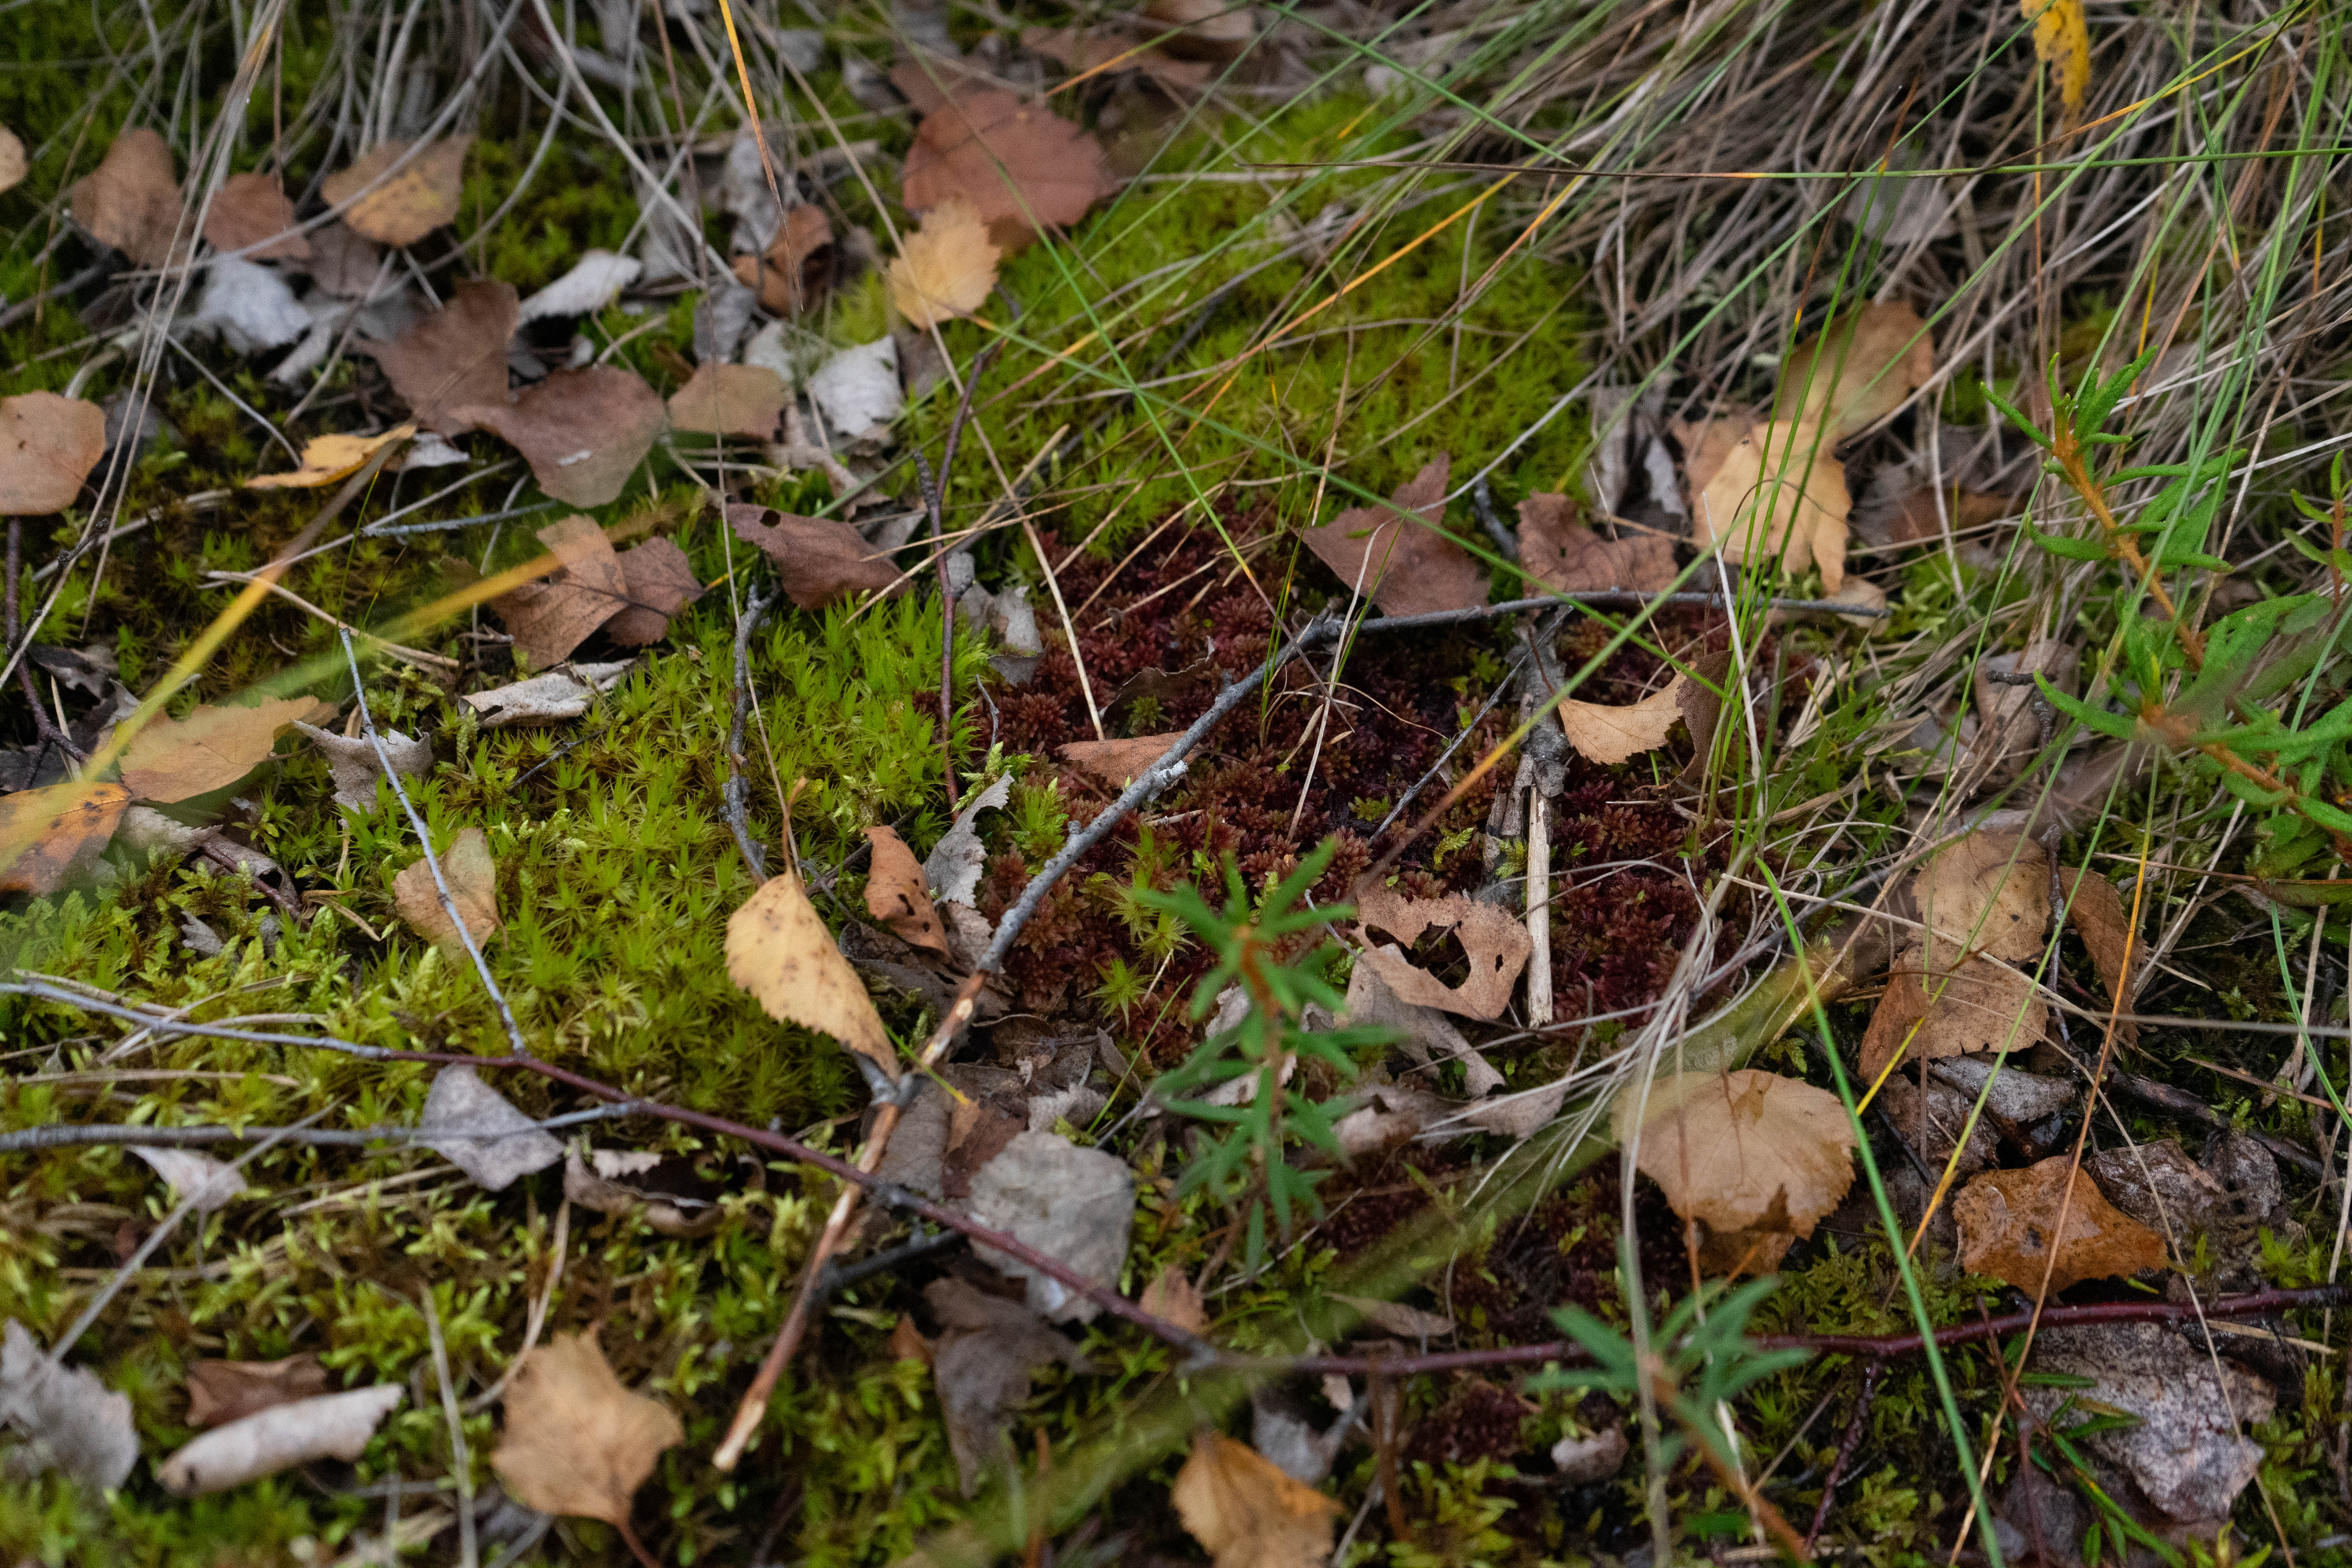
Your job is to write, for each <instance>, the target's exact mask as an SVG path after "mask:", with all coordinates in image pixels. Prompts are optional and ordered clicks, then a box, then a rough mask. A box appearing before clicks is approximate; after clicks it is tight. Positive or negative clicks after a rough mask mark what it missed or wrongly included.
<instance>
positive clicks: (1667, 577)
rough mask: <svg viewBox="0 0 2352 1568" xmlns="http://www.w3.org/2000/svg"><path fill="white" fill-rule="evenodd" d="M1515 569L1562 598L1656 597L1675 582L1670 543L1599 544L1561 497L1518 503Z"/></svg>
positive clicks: (1631, 537) (1627, 540)
mask: <svg viewBox="0 0 2352 1568" xmlns="http://www.w3.org/2000/svg"><path fill="white" fill-rule="evenodd" d="M1519 564H1520V565H1521V566H1524V567H1525V568H1526V569H1527V572H1528V575H1529V576H1531V577H1533V578H1534V579H1535V580H1536V581H1537V582H1538V583H1541V584H1543V585H1544V586H1546V587H1548V588H1557V589H1559V591H1560V592H1561V593H1563V594H1591V593H1600V592H1601V591H1603V590H1605V589H1610V588H1617V589H1622V590H1625V591H1628V592H1632V593H1637V594H1655V593H1659V592H1662V591H1664V589H1667V588H1670V587H1672V586H1673V585H1674V581H1675V546H1674V542H1673V541H1672V540H1670V539H1668V538H1667V537H1666V536H1665V535H1664V534H1662V533H1628V534H1626V535H1624V536H1623V537H1622V538H1618V539H1603V538H1601V536H1600V535H1599V534H1598V533H1595V532H1594V531H1592V530H1591V529H1590V528H1587V527H1586V526H1585V525H1584V524H1583V523H1581V522H1580V521H1577V517H1576V503H1575V502H1574V501H1572V500H1570V499H1569V498H1568V497H1566V496H1563V495H1531V496H1529V497H1528V499H1527V500H1523V501H1521V502H1520V503H1519Z"/></svg>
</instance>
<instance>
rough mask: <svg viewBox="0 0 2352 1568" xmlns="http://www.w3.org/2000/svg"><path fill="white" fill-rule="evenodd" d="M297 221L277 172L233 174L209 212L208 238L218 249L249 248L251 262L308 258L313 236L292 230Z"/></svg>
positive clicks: (206, 217)
mask: <svg viewBox="0 0 2352 1568" xmlns="http://www.w3.org/2000/svg"><path fill="white" fill-rule="evenodd" d="M296 221H297V220H296V219H295V216H294V204H293V203H292V202H289V201H288V200H287V199H286V187H285V186H284V185H282V184H279V183H278V176H277V175H275V174H231V175H230V176H229V177H228V178H227V179H226V180H224V181H222V182H221V188H220V189H219V190H217V191H215V192H214V193H213V202H212V205H211V206H210V207H209V208H207V209H206V210H205V240H206V242H207V243H209V244H210V245H211V246H212V247H213V248H214V249H215V250H242V251H245V258H246V259H247V260H248V261H307V260H309V259H310V237H309V236H307V235H299V234H294V233H290V232H289V230H291V229H292V228H293V227H294V225H295V222H296ZM265 240H266V241H268V243H267V244H263V241H265ZM247 246H258V247H259V248H258V249H256V250H246V247H247Z"/></svg>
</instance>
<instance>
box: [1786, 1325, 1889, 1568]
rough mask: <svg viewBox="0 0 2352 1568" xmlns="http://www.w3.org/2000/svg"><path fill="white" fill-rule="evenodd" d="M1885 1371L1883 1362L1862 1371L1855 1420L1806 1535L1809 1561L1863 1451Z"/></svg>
mask: <svg viewBox="0 0 2352 1568" xmlns="http://www.w3.org/2000/svg"><path fill="white" fill-rule="evenodd" d="M1885 1371H1886V1362H1885V1359H1884V1358H1880V1359H1878V1360H1874V1361H1873V1362H1871V1363H1870V1364H1869V1365H1867V1366H1865V1367H1864V1368H1863V1369H1862V1394H1861V1396H1860V1397H1859V1398H1857V1399H1856V1400H1855V1401H1854V1402H1853V1419H1852V1420H1851V1421H1848V1422H1847V1423H1846V1424H1845V1436H1844V1438H1843V1440H1841V1441H1840V1442H1839V1444H1838V1451H1837V1458H1834V1459H1832V1460H1831V1461H1830V1473H1829V1479H1826V1480H1824V1481H1823V1482H1822V1504H1821V1506H1820V1507H1819V1508H1817V1509H1815V1510H1813V1527H1812V1528H1811V1530H1808V1531H1805V1555H1806V1556H1808V1557H1811V1555H1812V1554H1813V1543H1814V1542H1817V1541H1819V1540H1821V1538H1822V1526H1823V1525H1825V1524H1827V1523H1829V1521H1830V1510H1831V1509H1832V1508H1834V1507H1835V1506H1836V1505H1837V1489H1838V1480H1839V1478H1841V1477H1843V1475H1844V1474H1845V1468H1846V1467H1847V1466H1848V1465H1850V1464H1852V1463H1853V1456H1854V1453H1855V1451H1856V1450H1858V1449H1859V1448H1861V1447H1862V1434H1863V1429H1864V1426H1867V1425H1868V1423H1869V1421H1870V1407H1871V1406H1872V1405H1875V1404H1877V1403H1878V1380H1879V1378H1880V1377H1881V1376H1883V1375H1884V1374H1885Z"/></svg>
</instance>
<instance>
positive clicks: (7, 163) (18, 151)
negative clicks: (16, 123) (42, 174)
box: [0, 125, 26, 191]
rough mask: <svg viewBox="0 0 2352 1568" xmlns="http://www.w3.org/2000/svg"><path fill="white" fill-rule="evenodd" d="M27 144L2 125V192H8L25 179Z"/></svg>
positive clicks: (0, 128) (0, 126)
mask: <svg viewBox="0 0 2352 1568" xmlns="http://www.w3.org/2000/svg"><path fill="white" fill-rule="evenodd" d="M25 170H26V163H25V144H24V142H20V141H18V140H17V139H16V132H14V131H11V130H9V129H8V128H7V127H6V126H5V125H0V191H5V190H8V189H10V188H12V187H14V186H15V185H16V184H18V183H19V182H21V181H22V180H23V179H24V177H25Z"/></svg>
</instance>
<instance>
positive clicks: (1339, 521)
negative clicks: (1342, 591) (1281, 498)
mask: <svg viewBox="0 0 2352 1568" xmlns="http://www.w3.org/2000/svg"><path fill="white" fill-rule="evenodd" d="M1453 468H1454V463H1453V458H1451V457H1449V456H1446V455H1444V454H1440V455H1439V456H1438V458H1436V459H1435V460H1434V461H1433V462H1431V463H1429V464H1428V465H1426V466H1425V467H1423V468H1422V470H1421V472H1419V473H1417V474H1415V475H1414V476H1413V477H1412V479H1407V480H1406V481H1405V482H1404V483H1403V484H1402V485H1400V486H1398V487H1397V489H1396V493H1395V494H1393V495H1391V497H1390V498H1389V500H1388V504H1387V505H1385V506H1352V507H1349V509H1348V510H1345V511H1343V512H1341V513H1340V514H1339V516H1338V517H1335V518H1333V519H1332V520H1331V521H1329V522H1327V523H1324V524H1322V525H1321V526H1320V527H1318V528H1305V529H1301V530H1299V532H1298V537H1299V540H1300V542H1303V543H1304V544H1305V545H1306V546H1307V549H1309V550H1312V551H1313V552H1315V554H1316V557H1317V558H1318V560H1320V561H1321V562H1322V563H1323V564H1324V565H1326V566H1328V567H1329V568H1331V571H1332V574H1334V575H1335V576H1337V577H1338V578H1339V582H1340V583H1341V584H1342V585H1343V586H1345V587H1346V588H1348V589H1349V591H1350V592H1353V591H1355V590H1356V589H1358V588H1359V587H1360V588H1361V590H1362V592H1363V596H1364V597H1365V598H1367V599H1370V601H1371V602H1372V603H1374V604H1376V605H1379V606H1380V607H1381V609H1383V610H1385V611H1387V612H1388V613H1389V614H1390V615H1391V616H1418V615H1424V614H1428V613H1430V612H1432V611H1436V610H1464V609H1468V608H1470V607H1472V606H1473V605H1483V604H1485V603H1486V567H1484V566H1482V565H1480V564H1479V563H1478V562H1477V561H1476V560H1475V558H1474V557H1473V556H1472V555H1471V554H1470V552H1468V551H1466V550H1465V549H1463V548H1462V546H1461V544H1460V543H1459V542H1456V541H1455V540H1454V536H1453V535H1452V534H1449V533H1447V532H1446V531H1444V528H1443V527H1441V526H1440V525H1441V524H1442V523H1443V521H1444V517H1445V485H1446V479H1447V476H1448V475H1450V474H1451V473H1452V472H1453Z"/></svg>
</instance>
